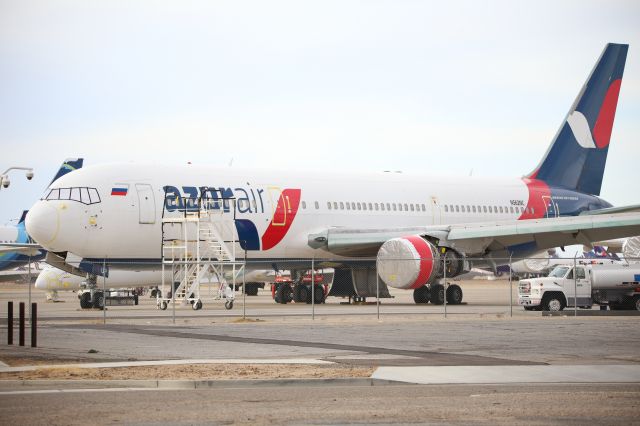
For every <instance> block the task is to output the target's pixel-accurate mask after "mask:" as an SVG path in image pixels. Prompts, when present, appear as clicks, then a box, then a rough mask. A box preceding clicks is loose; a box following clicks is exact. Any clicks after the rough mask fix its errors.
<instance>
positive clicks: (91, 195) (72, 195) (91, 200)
mask: <svg viewBox="0 0 640 426" xmlns="http://www.w3.org/2000/svg"><path fill="white" fill-rule="evenodd" d="M42 200H71V201H77V202H79V203H82V204H97V203H99V202H100V195H99V194H98V190H97V189H95V188H87V187H74V188H56V189H52V190H51V191H49V193H48V194H47V195H46V196H45V197H42Z"/></svg>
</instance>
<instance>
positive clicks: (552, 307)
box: [542, 295, 564, 312]
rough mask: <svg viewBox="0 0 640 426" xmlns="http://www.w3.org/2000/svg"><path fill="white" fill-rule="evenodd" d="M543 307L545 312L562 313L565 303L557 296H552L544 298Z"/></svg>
mask: <svg viewBox="0 0 640 426" xmlns="http://www.w3.org/2000/svg"><path fill="white" fill-rule="evenodd" d="M542 306H543V307H544V310H545V311H549V312H560V311H561V310H563V309H564V301H563V300H562V299H561V298H560V297H558V296H556V295H551V296H547V297H545V298H544V300H543V301H542Z"/></svg>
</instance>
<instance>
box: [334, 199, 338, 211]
mask: <svg viewBox="0 0 640 426" xmlns="http://www.w3.org/2000/svg"><path fill="white" fill-rule="evenodd" d="M333 209H334V210H338V202H337V201H334V202H333Z"/></svg>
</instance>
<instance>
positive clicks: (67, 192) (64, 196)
mask: <svg viewBox="0 0 640 426" xmlns="http://www.w3.org/2000/svg"><path fill="white" fill-rule="evenodd" d="M70 196H71V188H60V200H68V199H69V197H70Z"/></svg>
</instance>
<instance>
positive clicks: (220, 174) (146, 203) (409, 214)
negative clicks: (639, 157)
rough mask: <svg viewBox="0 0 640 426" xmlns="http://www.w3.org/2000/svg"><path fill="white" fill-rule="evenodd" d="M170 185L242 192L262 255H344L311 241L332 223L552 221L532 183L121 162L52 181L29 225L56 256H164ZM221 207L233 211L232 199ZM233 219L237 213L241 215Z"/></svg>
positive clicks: (254, 254)
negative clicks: (164, 218)
mask: <svg viewBox="0 0 640 426" xmlns="http://www.w3.org/2000/svg"><path fill="white" fill-rule="evenodd" d="M165 186H170V187H173V189H170V190H169V192H170V193H173V194H174V195H175V196H176V197H178V196H193V197H194V198H197V197H198V196H200V195H201V192H202V190H201V189H198V188H201V187H208V188H216V189H220V188H222V189H223V190H224V191H226V194H227V195H232V196H233V197H234V198H235V200H236V207H237V209H236V216H235V217H236V219H245V220H247V221H250V222H251V223H253V225H255V230H256V231H257V237H258V239H259V240H260V241H259V242H260V244H259V245H260V247H259V249H257V250H252V251H250V252H249V254H248V255H249V256H250V257H251V258H252V259H276V258H281V259H285V258H297V259H303V258H306V259H308V258H312V257H314V258H317V259H322V258H324V259H327V258H335V257H336V256H335V255H332V254H331V253H328V252H326V251H324V250H321V249H313V248H311V247H310V246H309V245H308V236H309V234H312V233H314V232H319V231H322V230H325V229H327V228H330V227H355V228H385V227H400V226H424V225H438V224H456V223H476V222H487V221H490V222H496V221H501V220H516V219H519V218H521V219H522V218H529V217H531V218H533V217H544V216H545V215H546V212H544V211H542V210H544V207H541V206H544V203H545V202H546V200H543V199H537V198H540V197H544V196H543V195H540V194H538V193H537V192H535V191H532V190H531V188H530V187H529V186H528V185H527V184H526V183H525V180H523V179H500V180H490V179H478V178H455V179H453V178H437V179H435V178H428V177H421V176H414V175H404V174H398V173H377V174H369V175H349V174H339V173H333V172H331V173H329V172H327V173H314V174H311V173H304V174H303V173H299V174H294V173H284V172H282V173H273V172H262V171H255V170H239V169H232V168H212V167H202V166H195V165H184V166H156V165H134V164H115V165H113V164H112V165H98V166H93V167H86V168H83V169H81V170H78V171H75V172H72V173H69V174H68V175H66V176H64V177H62V178H60V179H59V180H57V181H56V182H55V183H54V184H52V185H51V189H53V190H54V193H53V195H51V193H50V191H49V190H47V192H45V194H44V197H43V199H42V200H40V201H38V202H37V203H36V204H35V205H34V206H33V207H32V209H31V210H30V212H29V214H28V216H27V229H28V231H29V233H30V235H31V236H32V237H33V238H34V239H35V240H36V241H37V242H38V243H40V244H41V245H42V246H43V247H45V248H46V249H47V250H50V251H53V252H70V253H73V254H75V255H77V256H80V257H82V258H107V259H123V260H131V261H137V260H141V259H147V260H149V259H155V260H157V259H159V258H160V254H161V220H162V216H163V205H164V202H165V189H164V187H165ZM74 188H80V189H78V190H77V191H75V189H74ZM56 189H60V191H59V192H55V190H56ZM123 189H125V190H126V191H124V193H123ZM194 191H195V192H194ZM175 192H178V193H179V194H175ZM48 194H49V199H45V198H46V197H47V195H48ZM95 194H98V195H99V199H96V196H95ZM112 194H114V195H112ZM290 194H291V196H292V198H295V194H299V198H300V200H299V201H300V202H299V204H298V205H297V208H296V205H295V204H296V200H295V199H290V197H289V195H290ZM60 198H67V199H60ZM68 198H72V199H68ZM73 198H75V200H74V199H73ZM534 198H536V199H534ZM219 207H220V208H221V209H222V208H223V207H222V203H220V205H219ZM231 210H232V209H231ZM165 214H167V212H165ZM174 214H175V212H174ZM226 214H228V215H231V216H230V217H232V215H233V212H232V211H231V212H228V213H226ZM265 234H267V235H265ZM267 240H268V241H267Z"/></svg>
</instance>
